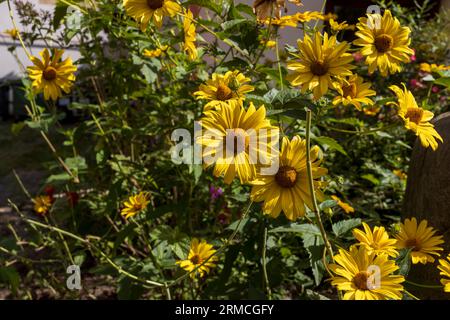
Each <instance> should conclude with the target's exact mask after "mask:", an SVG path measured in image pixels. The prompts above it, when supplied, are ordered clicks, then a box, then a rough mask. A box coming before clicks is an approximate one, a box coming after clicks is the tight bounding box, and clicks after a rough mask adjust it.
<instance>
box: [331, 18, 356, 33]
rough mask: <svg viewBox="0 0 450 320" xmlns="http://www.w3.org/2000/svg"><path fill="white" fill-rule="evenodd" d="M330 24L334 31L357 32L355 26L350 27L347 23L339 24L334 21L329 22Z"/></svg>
mask: <svg viewBox="0 0 450 320" xmlns="http://www.w3.org/2000/svg"><path fill="white" fill-rule="evenodd" d="M328 23H329V24H330V27H331V30H333V31H342V30H355V26H354V25H349V24H348V23H347V21H344V22H341V23H339V22H337V21H335V20H334V19H330V20H328Z"/></svg>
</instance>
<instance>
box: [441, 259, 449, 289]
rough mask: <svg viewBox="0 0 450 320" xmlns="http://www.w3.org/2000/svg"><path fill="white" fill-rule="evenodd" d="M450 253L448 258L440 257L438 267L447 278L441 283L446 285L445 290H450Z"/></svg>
mask: <svg viewBox="0 0 450 320" xmlns="http://www.w3.org/2000/svg"><path fill="white" fill-rule="evenodd" d="M449 262H450V254H449V255H448V256H447V260H444V259H439V266H438V269H439V270H441V272H440V273H439V274H440V275H441V276H444V277H446V278H447V279H446V278H442V279H441V283H442V284H443V285H444V291H445V292H450V263H449Z"/></svg>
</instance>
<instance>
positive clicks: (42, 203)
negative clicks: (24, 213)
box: [33, 196, 53, 215]
mask: <svg viewBox="0 0 450 320" xmlns="http://www.w3.org/2000/svg"><path fill="white" fill-rule="evenodd" d="M33 203H34V211H35V212H36V213H38V214H41V215H45V214H47V213H48V212H49V211H50V208H51V207H52V204H53V201H52V198H51V197H50V196H37V197H36V198H34V199H33Z"/></svg>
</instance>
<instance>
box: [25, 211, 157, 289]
mask: <svg viewBox="0 0 450 320" xmlns="http://www.w3.org/2000/svg"><path fill="white" fill-rule="evenodd" d="M25 221H26V222H28V223H30V224H32V225H34V226H38V227H41V228H45V229H49V230H52V231H56V232H59V233H61V234H64V235H66V236H68V237H71V238H73V239H75V240H78V241H80V242H81V243H83V244H85V245H86V246H88V247H90V248H93V249H95V250H96V251H97V252H98V253H100V255H101V256H102V257H103V258H105V260H106V261H107V262H108V263H109V264H110V265H111V266H112V267H113V268H114V269H116V270H117V271H118V272H119V273H121V274H123V275H125V276H127V277H129V278H131V279H133V280H136V281H138V282H141V283H145V284H148V285H152V286H157V287H164V284H162V283H159V282H156V281H151V280H147V279H142V278H140V277H138V276H136V275H134V274H132V273H130V272H128V271H126V270H124V269H122V267H121V266H119V265H117V264H115V263H114V261H112V260H111V259H110V258H109V257H108V256H107V255H106V254H105V253H104V252H103V251H102V250H101V249H99V248H98V247H97V246H95V245H94V244H92V243H91V242H90V241H89V240H86V239H83V238H81V237H79V236H77V235H75V234H73V233H71V232H68V231H66V230H63V229H60V228H57V227H53V226H49V225H46V224H43V223H40V222H38V221H36V220H33V219H25Z"/></svg>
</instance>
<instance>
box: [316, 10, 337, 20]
mask: <svg viewBox="0 0 450 320" xmlns="http://www.w3.org/2000/svg"><path fill="white" fill-rule="evenodd" d="M337 18H338V15H337V14H335V13H331V12H329V13H327V14H321V17H320V19H322V20H324V21H328V20H331V19H333V20H337Z"/></svg>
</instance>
